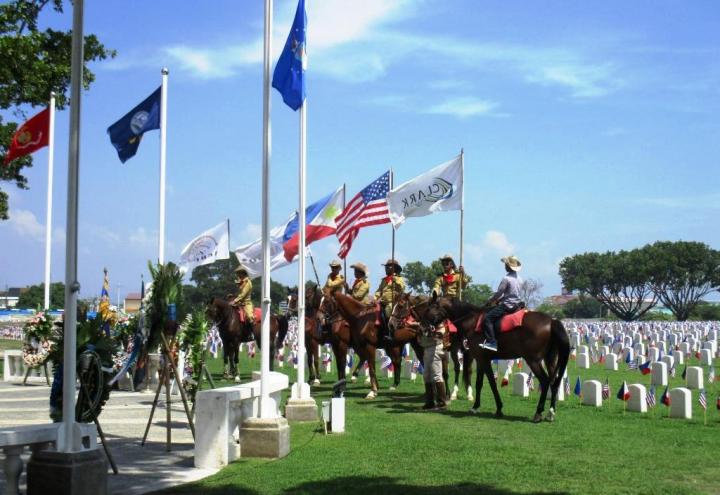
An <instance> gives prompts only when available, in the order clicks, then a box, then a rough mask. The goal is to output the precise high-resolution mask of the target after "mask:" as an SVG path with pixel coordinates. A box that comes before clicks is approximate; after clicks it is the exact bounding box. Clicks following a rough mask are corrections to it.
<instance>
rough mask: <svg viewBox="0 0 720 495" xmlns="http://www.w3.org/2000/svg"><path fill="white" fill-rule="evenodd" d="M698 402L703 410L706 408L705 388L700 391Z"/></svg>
mask: <svg viewBox="0 0 720 495" xmlns="http://www.w3.org/2000/svg"><path fill="white" fill-rule="evenodd" d="M698 402H699V403H700V407H702V408H703V410H707V397H706V396H705V389H702V390H701V391H700V397H698Z"/></svg>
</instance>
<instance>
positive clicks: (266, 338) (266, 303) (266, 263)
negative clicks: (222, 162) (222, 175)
mask: <svg viewBox="0 0 720 495" xmlns="http://www.w3.org/2000/svg"><path fill="white" fill-rule="evenodd" d="M272 15H273V11H272V0H265V43H264V53H263V161H262V241H261V242H262V260H263V261H262V291H261V295H260V298H261V304H262V329H261V333H260V340H261V342H262V349H261V353H260V357H261V359H260V407H259V410H258V417H259V418H262V419H270V418H273V417H274V416H275V415H276V412H275V411H276V408H273V407H272V404H271V402H270V393H269V390H268V374H269V373H270V242H269V234H270V216H269V211H268V209H269V208H268V207H269V205H268V196H269V189H270V148H271V145H272V142H271V139H270V138H271V133H270V56H271V54H272ZM298 296H299V291H298Z"/></svg>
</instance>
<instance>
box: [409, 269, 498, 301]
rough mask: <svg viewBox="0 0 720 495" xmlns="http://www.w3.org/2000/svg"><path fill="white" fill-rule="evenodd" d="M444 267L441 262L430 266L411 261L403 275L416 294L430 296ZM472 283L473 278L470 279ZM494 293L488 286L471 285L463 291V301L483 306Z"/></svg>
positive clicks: (410, 288)
mask: <svg viewBox="0 0 720 495" xmlns="http://www.w3.org/2000/svg"><path fill="white" fill-rule="evenodd" d="M442 273H443V267H442V264H441V263H440V261H439V260H433V262H432V263H430V266H428V265H425V264H424V263H423V262H422V261H411V262H409V263H406V264H405V266H404V267H403V272H402V275H403V277H404V278H405V282H406V284H407V288H408V289H409V290H410V291H412V292H413V293H415V294H430V292H431V291H432V290H433V287H434V286H435V280H436V279H437V278H438V277H439V276H440V275H442ZM470 281H471V282H472V277H470ZM492 294H493V292H492V289H490V286H488V285H486V284H473V283H469V284H468V285H467V287H465V289H464V290H463V293H462V298H463V301H466V302H469V303H471V304H475V305H478V306H481V305H483V304H485V303H486V302H487V301H488V299H490V296H492Z"/></svg>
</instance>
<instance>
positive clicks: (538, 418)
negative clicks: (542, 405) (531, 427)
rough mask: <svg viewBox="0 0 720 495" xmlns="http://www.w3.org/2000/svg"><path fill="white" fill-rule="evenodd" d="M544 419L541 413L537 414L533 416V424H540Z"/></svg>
mask: <svg viewBox="0 0 720 495" xmlns="http://www.w3.org/2000/svg"><path fill="white" fill-rule="evenodd" d="M542 419H543V418H542V414H540V413H535V416H533V419H532V422H533V423H539V422H541V421H542Z"/></svg>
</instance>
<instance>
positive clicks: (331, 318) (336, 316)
mask: <svg viewBox="0 0 720 495" xmlns="http://www.w3.org/2000/svg"><path fill="white" fill-rule="evenodd" d="M324 302H325V296H324V295H323V296H322V297H321V298H320V304H318V309H317V313H320V314H322V317H320V318H318V320H321V321H320V325H321V326H324V325H334V324H335V322H337V321H340V320H342V315H341V314H340V310H339V309H338V308H337V305H335V308H334V309H335V311H334V312H333V314H331V315H330V316H329V317H328V316H327V312H326V311H325V310H324V309H322V310H321V308H322V307H323V303H324ZM317 313H316V314H317ZM322 320H324V322H323V321H322Z"/></svg>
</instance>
